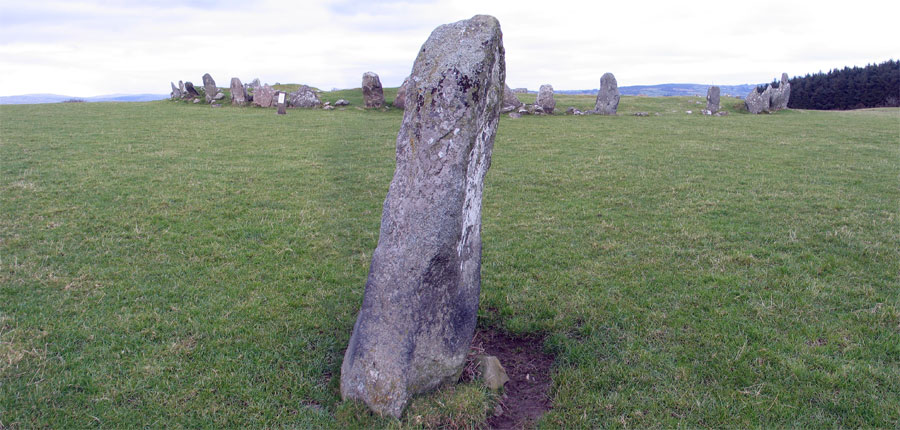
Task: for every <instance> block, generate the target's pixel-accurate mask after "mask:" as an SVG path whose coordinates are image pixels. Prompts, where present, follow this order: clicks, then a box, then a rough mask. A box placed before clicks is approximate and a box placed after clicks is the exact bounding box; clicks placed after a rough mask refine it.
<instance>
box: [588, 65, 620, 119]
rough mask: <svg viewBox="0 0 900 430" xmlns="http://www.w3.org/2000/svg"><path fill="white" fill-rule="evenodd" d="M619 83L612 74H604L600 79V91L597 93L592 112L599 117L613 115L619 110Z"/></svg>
mask: <svg viewBox="0 0 900 430" xmlns="http://www.w3.org/2000/svg"><path fill="white" fill-rule="evenodd" d="M620 98H621V97H620V96H619V83H618V82H616V77H615V76H614V75H613V74H612V73H608V72H607V73H604V74H603V76H601V77H600V90H599V91H597V101H596V102H595V103H594V112H593V113H596V114H600V115H615V114H616V110H618V109H619V99H620Z"/></svg>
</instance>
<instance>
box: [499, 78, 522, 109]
mask: <svg viewBox="0 0 900 430" xmlns="http://www.w3.org/2000/svg"><path fill="white" fill-rule="evenodd" d="M524 104H525V103H522V101H520V100H519V98H518V97H516V93H515V91H513V90H512V89H510V88H509V85H504V86H503V106H502V107H501V108H500V113H506V112H512V111H514V110H516V109H519V108H520V107H522V106H523V105H524Z"/></svg>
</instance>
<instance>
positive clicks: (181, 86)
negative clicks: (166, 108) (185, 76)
mask: <svg viewBox="0 0 900 430" xmlns="http://www.w3.org/2000/svg"><path fill="white" fill-rule="evenodd" d="M178 89H179V90H180V91H181V94H182V95H184V82H181V81H178Z"/></svg>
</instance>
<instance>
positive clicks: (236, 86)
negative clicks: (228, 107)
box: [231, 78, 247, 106]
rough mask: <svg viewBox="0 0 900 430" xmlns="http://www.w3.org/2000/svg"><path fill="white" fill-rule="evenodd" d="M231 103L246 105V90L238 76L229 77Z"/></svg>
mask: <svg viewBox="0 0 900 430" xmlns="http://www.w3.org/2000/svg"><path fill="white" fill-rule="evenodd" d="M231 104H233V105H235V106H245V105H247V90H246V89H245V88H244V84H242V83H241V80H240V79H238V78H231Z"/></svg>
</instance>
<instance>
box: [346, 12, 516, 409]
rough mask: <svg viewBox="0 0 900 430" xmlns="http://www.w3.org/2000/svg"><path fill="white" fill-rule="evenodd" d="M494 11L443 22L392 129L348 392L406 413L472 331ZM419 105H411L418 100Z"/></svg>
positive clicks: (495, 80) (494, 91) (495, 47)
mask: <svg viewBox="0 0 900 430" xmlns="http://www.w3.org/2000/svg"><path fill="white" fill-rule="evenodd" d="M504 55H505V54H504V50H503V39H502V34H501V32H500V24H499V23H498V22H497V20H496V19H495V18H493V17H490V16H483V15H479V16H475V17H473V18H471V19H468V20H464V21H459V22H456V23H453V24H447V25H442V26H440V27H438V28H436V29H435V30H434V31H433V32H432V33H431V36H429V38H428V40H427V41H426V42H425V44H424V45H423V46H422V49H421V50H420V51H419V54H418V57H417V58H416V61H415V64H414V66H413V72H412V75H411V76H410V86H409V89H408V91H410V94H409V96H408V97H407V101H409V102H410V106H406V110H405V111H404V114H403V123H402V125H401V126H400V132H399V134H398V135H397V168H396V170H395V172H394V178H393V180H392V181H391V185H390V189H389V190H388V194H387V198H386V199H385V201H384V206H383V212H382V217H381V230H380V236H379V238H378V246H377V247H376V248H375V252H374V254H373V255H372V264H371V266H370V268H369V276H368V279H367V280H366V290H365V296H364V298H363V303H362V308H361V309H360V312H359V316H358V317H357V320H356V325H355V326H354V327H353V335H352V336H351V338H350V343H349V345H348V347H347V351H346V353H345V355H344V362H343V365H342V366H341V395H342V397H343V398H344V399H357V400H362V401H364V402H365V403H366V404H367V405H368V406H369V407H370V408H371V409H372V410H374V411H376V412H378V413H383V414H388V415H392V416H395V417H399V416H400V414H401V413H402V411H403V409H404V407H405V406H406V404H407V401H408V400H409V397H410V396H412V395H414V394H417V393H422V392H425V391H428V390H431V389H434V388H436V387H438V386H440V385H442V384H444V383H453V382H456V381H457V379H458V378H459V375H460V373H461V372H462V368H463V365H464V363H465V358H466V354H467V352H468V350H469V345H470V342H471V340H472V336H473V334H474V331H475V320H476V316H477V313H478V295H479V291H480V284H481V196H482V191H483V185H484V182H483V181H484V175H485V173H486V172H487V170H488V168H489V167H490V164H491V152H492V149H493V145H494V136H495V133H496V131H497V124H498V120H499V114H500V104H501V102H502V99H503V86H504V81H505V77H506V76H505V75H506V70H505V61H504ZM413 103H414V104H413Z"/></svg>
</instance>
